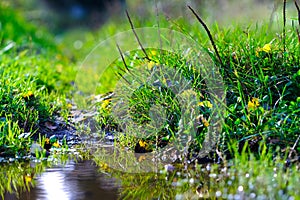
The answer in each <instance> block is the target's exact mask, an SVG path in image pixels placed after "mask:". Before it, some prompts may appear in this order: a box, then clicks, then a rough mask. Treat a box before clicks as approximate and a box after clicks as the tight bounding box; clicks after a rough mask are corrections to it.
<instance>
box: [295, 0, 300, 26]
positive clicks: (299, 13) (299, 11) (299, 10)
mask: <svg viewBox="0 0 300 200" xmlns="http://www.w3.org/2000/svg"><path fill="white" fill-rule="evenodd" d="M294 2H295V6H296V8H297V11H298V23H299V26H300V8H299V5H298V3H297V1H296V0H294Z"/></svg>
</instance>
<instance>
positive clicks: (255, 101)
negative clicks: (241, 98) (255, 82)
mask: <svg viewBox="0 0 300 200" xmlns="http://www.w3.org/2000/svg"><path fill="white" fill-rule="evenodd" d="M258 106H259V99H258V98H255V97H253V98H252V99H251V101H249V102H248V110H255V109H256V108H257V107H258Z"/></svg>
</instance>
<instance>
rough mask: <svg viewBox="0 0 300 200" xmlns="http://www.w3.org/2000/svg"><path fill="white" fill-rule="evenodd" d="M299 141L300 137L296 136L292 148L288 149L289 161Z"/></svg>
mask: <svg viewBox="0 0 300 200" xmlns="http://www.w3.org/2000/svg"><path fill="white" fill-rule="evenodd" d="M299 139H300V135H299V136H298V138H297V140H296V141H295V143H294V145H293V147H292V148H291V149H290V152H289V157H288V158H289V159H291V156H292V153H293V151H294V150H295V148H296V146H297V144H298V142H299Z"/></svg>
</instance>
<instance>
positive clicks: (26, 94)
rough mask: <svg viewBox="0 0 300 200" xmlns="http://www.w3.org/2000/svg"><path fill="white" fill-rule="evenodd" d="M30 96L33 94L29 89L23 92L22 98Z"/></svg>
mask: <svg viewBox="0 0 300 200" xmlns="http://www.w3.org/2000/svg"><path fill="white" fill-rule="evenodd" d="M32 96H33V92H32V91H31V90H29V91H27V92H25V93H24V94H23V98H29V97H32Z"/></svg>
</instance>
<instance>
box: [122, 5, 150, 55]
mask: <svg viewBox="0 0 300 200" xmlns="http://www.w3.org/2000/svg"><path fill="white" fill-rule="evenodd" d="M126 15H127V18H128V21H129V23H130V26H131V30H132V32H133V34H134V36H135V38H136V40H137V42H138V43H139V45H140V47H141V49H142V51H143V53H144V54H145V56H146V59H147V60H148V61H151V59H150V58H149V56H148V54H147V52H146V50H145V49H144V47H143V45H142V43H141V41H140V39H139V37H138V35H137V33H136V32H135V28H134V26H133V23H132V21H131V18H130V16H129V13H128V11H127V10H126Z"/></svg>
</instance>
